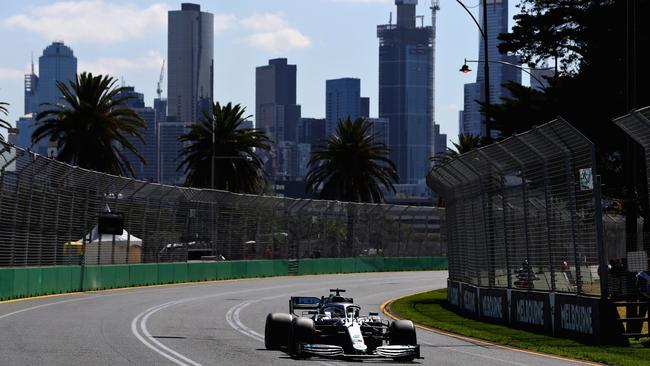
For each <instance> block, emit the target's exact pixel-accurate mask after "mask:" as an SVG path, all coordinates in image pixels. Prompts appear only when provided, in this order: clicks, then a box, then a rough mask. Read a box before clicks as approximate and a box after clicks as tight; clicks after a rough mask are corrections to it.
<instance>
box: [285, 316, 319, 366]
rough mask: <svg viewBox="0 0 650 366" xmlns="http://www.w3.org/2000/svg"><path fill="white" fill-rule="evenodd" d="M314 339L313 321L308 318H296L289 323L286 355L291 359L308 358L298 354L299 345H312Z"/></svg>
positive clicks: (314, 328)
mask: <svg viewBox="0 0 650 366" xmlns="http://www.w3.org/2000/svg"><path fill="white" fill-rule="evenodd" d="M315 338H316V327H315V326H314V321H313V320H312V319H309V318H303V317H296V318H293V320H292V321H291V328H290V331H289V339H288V342H287V343H288V353H289V355H290V356H291V357H292V358H308V357H309V355H305V354H303V353H302V352H300V344H301V343H314V339H315Z"/></svg>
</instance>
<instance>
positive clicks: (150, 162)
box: [120, 86, 158, 182]
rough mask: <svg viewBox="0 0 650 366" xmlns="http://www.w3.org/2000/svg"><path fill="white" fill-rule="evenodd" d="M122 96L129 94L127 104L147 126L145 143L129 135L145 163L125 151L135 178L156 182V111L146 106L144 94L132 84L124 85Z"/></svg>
mask: <svg viewBox="0 0 650 366" xmlns="http://www.w3.org/2000/svg"><path fill="white" fill-rule="evenodd" d="M120 96H129V97H130V98H131V99H129V100H128V101H127V102H126V103H125V105H126V106H127V107H129V108H131V109H133V110H134V111H135V112H136V113H137V114H138V115H139V116H140V118H142V119H143V120H144V122H145V126H146V128H145V129H144V131H143V135H144V136H143V137H144V143H143V142H142V141H140V139H137V138H135V137H128V138H129V141H130V142H131V143H132V144H133V145H134V146H135V148H136V149H137V150H138V152H139V153H140V155H142V157H143V158H144V160H145V163H143V162H142V161H140V159H138V158H137V157H136V156H135V154H133V153H132V152H130V151H129V150H126V151H124V154H125V155H126V157H127V158H128V159H129V162H130V163H131V166H132V167H133V172H134V174H135V178H137V179H141V180H146V181H149V182H156V181H158V167H157V163H158V156H157V155H158V136H157V132H158V129H157V128H156V127H157V126H156V125H157V123H156V111H155V110H154V109H153V108H151V107H147V106H145V103H144V94H142V93H138V92H136V91H135V88H133V87H132V86H127V87H124V89H123V91H122V93H121V95H120Z"/></svg>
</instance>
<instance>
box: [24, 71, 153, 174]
mask: <svg viewBox="0 0 650 366" xmlns="http://www.w3.org/2000/svg"><path fill="white" fill-rule="evenodd" d="M116 82H117V81H116V80H115V79H114V78H112V77H110V76H108V75H97V76H93V74H91V73H85V72H84V73H82V74H81V75H78V76H77V78H76V80H74V81H70V82H69V85H66V84H64V83H62V82H60V81H57V83H56V85H57V88H58V89H59V91H60V92H61V94H62V98H61V102H59V103H45V104H44V105H45V106H47V107H49V109H46V110H44V111H42V112H40V113H38V114H37V115H36V120H37V123H38V127H37V128H36V130H35V131H34V133H33V134H32V143H37V142H39V141H41V140H43V139H46V138H47V139H49V141H55V142H56V143H57V149H58V154H57V159H58V160H60V161H64V162H66V163H69V164H72V165H77V166H80V167H82V168H87V169H92V170H95V171H99V172H104V173H108V174H115V175H130V176H133V167H132V166H131V162H129V159H128V158H127V156H126V155H125V152H126V151H125V150H128V151H130V152H132V153H133V154H134V155H135V156H136V157H137V158H138V159H139V160H140V161H142V162H145V161H144V158H143V157H142V155H140V153H139V152H138V151H137V149H136V147H135V146H134V145H133V144H132V142H131V141H132V140H133V139H134V138H135V139H138V140H140V141H141V142H143V143H144V139H143V135H142V129H143V128H146V125H145V122H144V121H143V120H142V118H140V116H138V114H137V113H136V112H135V111H133V110H132V109H130V108H128V107H126V104H125V103H126V102H127V101H128V100H129V99H131V97H130V96H125V95H124V94H121V93H122V91H123V89H124V88H122V87H116V86H115V84H116ZM145 163H146V162H145Z"/></svg>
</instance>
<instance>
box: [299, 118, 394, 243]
mask: <svg viewBox="0 0 650 366" xmlns="http://www.w3.org/2000/svg"><path fill="white" fill-rule="evenodd" d="M371 129H372V124H371V123H370V122H368V121H366V120H365V119H363V118H357V119H356V120H355V121H354V122H352V120H350V118H348V119H347V120H345V121H341V122H339V125H338V126H337V128H336V132H335V133H334V134H332V135H331V136H330V137H329V138H328V139H327V140H325V141H323V143H321V144H320V145H318V146H317V147H316V150H315V151H314V152H313V153H312V156H311V159H310V160H309V164H308V165H309V169H310V170H309V173H308V174H307V178H306V180H307V191H308V192H312V193H316V192H317V191H318V189H319V188H320V187H322V189H321V191H320V194H319V196H320V198H321V199H328V200H338V201H345V202H383V201H384V192H383V191H382V190H381V186H383V187H384V188H386V189H387V190H390V191H392V192H395V186H394V184H396V183H397V182H398V181H399V175H398V174H397V171H396V169H395V163H393V161H392V160H390V158H389V157H388V154H389V152H390V151H389V149H388V147H387V146H386V144H383V143H381V142H377V141H376V140H375V139H376V135H374V134H372V133H371ZM355 216H356V208H355V206H354V205H349V206H348V210H347V221H348V222H347V238H346V248H348V250H352V248H353V247H354V223H355V220H354V219H355ZM337 254H338V256H341V245H340V243H339V242H337Z"/></svg>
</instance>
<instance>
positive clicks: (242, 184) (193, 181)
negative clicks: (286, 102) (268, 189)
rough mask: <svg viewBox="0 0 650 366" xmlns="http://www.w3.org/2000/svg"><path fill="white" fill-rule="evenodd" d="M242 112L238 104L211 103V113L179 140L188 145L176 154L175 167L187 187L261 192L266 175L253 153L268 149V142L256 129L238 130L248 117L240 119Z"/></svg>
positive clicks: (269, 143)
mask: <svg viewBox="0 0 650 366" xmlns="http://www.w3.org/2000/svg"><path fill="white" fill-rule="evenodd" d="M245 110H246V109H245V108H243V107H241V106H240V105H239V104H236V105H234V106H233V105H232V103H228V104H227V105H225V106H222V105H220V104H219V103H215V104H214V105H213V106H212V113H206V114H204V116H203V118H202V119H201V120H200V121H199V123H196V124H193V125H192V126H191V127H190V131H189V132H188V133H186V134H184V135H182V136H180V137H179V140H180V141H181V142H184V143H187V144H188V145H187V146H186V147H184V148H183V149H182V150H181V152H180V157H181V158H182V159H183V160H182V162H181V163H180V165H179V166H178V170H180V169H184V171H185V173H186V174H187V178H186V181H185V184H186V185H187V186H191V187H197V188H215V189H221V190H227V191H231V192H238V193H254V194H257V193H260V192H261V191H262V190H263V189H264V187H265V186H266V182H267V179H266V173H265V172H264V163H263V162H262V159H261V158H260V157H259V156H258V154H257V150H262V151H269V150H271V141H270V140H269V138H268V137H267V136H266V135H265V134H264V132H263V131H262V130H260V129H257V128H241V124H242V122H243V121H244V120H245V119H246V118H248V117H250V116H248V117H244V113H245ZM213 141H214V142H213ZM213 156H214V158H213ZM212 169H214V187H212Z"/></svg>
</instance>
